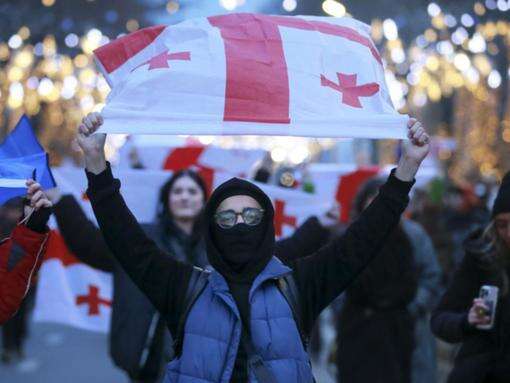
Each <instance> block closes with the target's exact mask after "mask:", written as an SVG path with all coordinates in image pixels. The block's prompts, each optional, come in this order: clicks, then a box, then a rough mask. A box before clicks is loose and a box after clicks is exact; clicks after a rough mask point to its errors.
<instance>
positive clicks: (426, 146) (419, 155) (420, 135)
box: [395, 118, 430, 181]
mask: <svg viewBox="0 0 510 383" xmlns="http://www.w3.org/2000/svg"><path fill="white" fill-rule="evenodd" d="M407 128H408V132H407V137H408V139H407V140H404V142H403V144H402V156H401V157H400V161H399V163H398V166H397V170H396V172H395V176H396V177H397V178H399V179H401V180H402V181H412V180H413V178H414V176H415V175H416V172H417V171H418V168H419V167H420V165H421V163H422V161H423V160H424V159H425V157H427V154H429V151H430V137H429V135H428V134H427V132H426V131H425V128H424V127H423V126H422V125H421V123H420V122H419V121H417V120H416V119H415V118H411V119H409V122H408V123H407Z"/></svg>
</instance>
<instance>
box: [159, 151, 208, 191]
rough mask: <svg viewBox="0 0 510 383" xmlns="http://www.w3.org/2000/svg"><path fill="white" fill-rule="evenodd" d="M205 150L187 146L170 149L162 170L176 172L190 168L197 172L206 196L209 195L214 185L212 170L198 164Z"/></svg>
mask: <svg viewBox="0 0 510 383" xmlns="http://www.w3.org/2000/svg"><path fill="white" fill-rule="evenodd" d="M205 149H206V148H205V146H188V147H185V148H175V149H172V151H171V152H170V154H169V155H168V157H167V158H166V159H165V162H164V164H163V169H165V170H172V171H174V172H177V171H179V170H184V169H190V168H191V169H193V170H195V171H197V173H198V174H199V175H200V177H202V179H203V180H204V182H205V185H206V187H207V195H210V194H211V191H212V188H213V185H214V169H212V168H209V167H207V166H203V165H201V164H200V163H199V162H198V160H199V158H200V156H201V155H202V153H203V152H204V150H205Z"/></svg>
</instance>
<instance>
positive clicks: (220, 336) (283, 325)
mask: <svg viewBox="0 0 510 383" xmlns="http://www.w3.org/2000/svg"><path fill="white" fill-rule="evenodd" d="M101 123H102V118H101V117H100V116H99V115H97V114H91V115H89V116H87V117H86V118H84V120H83V123H82V124H81V125H80V126H79V130H78V143H79V145H80V147H81V148H82V150H83V152H84V154H85V164H86V175H87V178H88V190H87V195H88V196H89V199H90V201H91V204H92V207H93V210H94V214H95V215H96V218H97V221H98V223H99V227H100V229H101V231H102V233H103V236H104V238H105V241H106V242H107V244H108V246H109V247H110V249H111V250H112V253H113V255H114V256H115V257H116V258H117V259H118V261H119V263H120V264H121V266H122V267H123V268H124V269H125V271H126V272H127V274H128V275H129V276H130V277H131V278H132V279H133V281H134V282H135V283H136V284H137V285H138V286H139V287H140V289H141V290H142V291H143V292H144V293H145V294H146V295H147V297H149V299H150V300H151V301H152V303H153V304H154V306H155V307H156V308H157V310H159V312H160V313H161V315H162V316H163V317H164V318H165V319H166V323H167V326H168V328H169V329H170V332H171V333H172V334H173V335H178V334H179V330H180V329H181V328H182V329H183V337H182V340H181V344H180V347H179V348H178V349H177V350H176V357H175V358H174V359H173V360H172V361H171V362H170V363H169V364H168V366H167V369H166V375H165V379H164V381H165V382H178V381H179V382H260V383H263V382H264V383H266V382H267V383H269V382H282V383H283V382H313V380H314V379H313V375H312V370H311V364H310V359H309V356H308V353H307V351H306V334H307V333H309V332H310V330H311V328H312V326H313V323H314V321H315V319H316V318H317V317H318V315H319V314H320V312H321V311H322V309H324V308H325V307H326V306H327V305H329V304H330V303H331V302H332V301H333V300H334V299H335V298H336V297H337V296H338V295H339V294H341V293H342V291H343V290H344V289H345V288H346V287H347V286H348V285H349V284H350V283H352V282H353V281H354V279H355V278H356V277H357V275H358V274H359V273H360V272H361V271H362V270H363V269H364V268H365V267H366V266H367V264H368V263H369V262H370V261H371V260H372V259H373V258H374V257H375V256H376V255H377V254H378V252H379V250H380V249H381V247H382V246H383V245H384V243H385V242H386V240H387V238H388V237H389V235H390V233H391V232H392V230H393V229H394V228H395V227H396V226H397V225H398V222H399V219H400V216H401V214H402V212H403V211H404V209H405V207H406V206H407V203H408V200H409V198H408V194H409V191H410V189H411V187H412V185H413V183H414V175H415V174H416V172H417V170H418V167H419V166H420V164H421V162H422V161H423V159H424V158H425V156H426V155H427V154H428V151H429V136H428V135H427V133H426V132H425V130H424V129H423V127H422V126H421V124H420V123H418V122H417V121H416V120H414V119H411V120H410V122H409V124H408V129H409V131H408V137H409V140H406V141H404V145H403V147H404V149H403V155H402V157H401V159H400V161H399V165H398V166H397V168H396V169H395V170H394V171H392V173H391V175H390V176H389V177H388V180H387V181H386V183H385V184H384V185H383V186H382V187H381V189H380V192H379V194H378V196H377V197H376V198H375V199H374V201H373V202H372V203H371V205H370V206H369V207H368V208H367V209H366V210H365V211H364V212H363V214H361V215H360V217H359V218H358V219H357V220H356V221H355V222H354V223H352V224H351V226H350V227H349V228H348V229H347V231H346V233H345V234H344V235H343V236H342V237H340V238H338V239H335V240H334V241H332V242H330V243H328V244H325V246H323V247H321V248H320V249H319V250H318V251H316V252H314V253H313V254H310V255H309V256H307V257H304V258H299V259H286V260H284V261H283V262H282V260H280V259H279V258H277V257H275V256H274V249H275V236H274V225H273V216H274V210H273V206H272V204H271V201H270V200H269V198H268V197H267V195H265V193H264V192H262V191H261V190H260V189H259V188H258V187H257V186H255V185H254V184H252V183H250V182H248V181H245V180H241V179H237V178H234V179H231V180H229V181H227V182H226V183H224V184H222V185H220V186H219V187H218V188H217V189H216V190H215V191H214V192H213V193H212V195H211V197H210V199H209V201H208V202H207V204H206V207H205V222H204V236H205V241H206V252H207V257H208V260H209V263H210V264H211V266H212V268H213V269H212V271H210V272H208V271H204V270H197V269H196V268H193V267H192V266H189V265H186V264H184V263H181V262H178V261H176V260H174V259H172V258H171V257H169V256H168V255H167V254H165V253H164V252H162V251H161V250H160V249H158V247H157V246H156V245H155V243H154V242H153V241H151V240H150V239H148V238H147V237H146V235H145V234H144V232H143V230H142V229H141V228H140V225H139V224H138V223H137V221H136V219H135V218H134V217H133V215H132V214H131V212H130V211H129V209H128V208H127V206H126V204H125V202H124V200H123V198H122V196H121V194H120V182H119V181H118V180H116V179H115V178H114V177H113V175H112V172H111V169H110V167H109V164H108V163H107V162H106V160H105V156H104V142H105V135H104V134H94V133H95V131H96V130H97V129H98V128H99V126H100V125H101ZM289 276H292V281H294V283H295V285H296V292H297V293H298V296H297V297H296V302H297V304H295V305H294V304H291V302H290V299H289V300H287V296H286V295H284V294H283V293H282V290H281V288H280V287H279V284H280V283H281V281H282V280H284V279H283V278H287V279H286V280H285V281H286V282H287V283H289V280H290V279H288V278H289ZM200 280H202V281H205V283H204V285H203V288H201V289H200V290H193V286H195V285H196V284H197V283H198V282H197V281H200ZM190 288H191V289H192V290H193V291H194V292H195V293H196V295H194V300H193V301H192V304H191V306H188V305H187V303H189V301H187V299H186V298H187V296H188V294H187V292H188V291H189V289H190ZM293 308H294V309H296V308H299V309H296V310H293ZM184 314H185V315H184ZM303 335H304V336H303Z"/></svg>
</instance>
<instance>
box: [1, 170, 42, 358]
mask: <svg viewBox="0 0 510 383" xmlns="http://www.w3.org/2000/svg"><path fill="white" fill-rule="evenodd" d="M27 187H28V190H27V196H26V199H25V200H23V199H21V198H15V199H12V200H10V201H8V202H7V203H6V204H4V205H3V206H2V207H1V208H0V222H1V238H2V241H1V242H0V325H2V346H3V350H2V356H1V359H2V362H3V363H11V362H13V361H15V360H20V359H23V357H24V350H23V346H24V342H25V339H26V336H27V319H28V314H29V311H30V310H29V309H30V307H31V303H32V302H31V300H30V295H28V296H27V294H30V293H29V289H30V287H31V286H32V285H33V283H34V280H35V278H36V274H37V271H38V270H39V267H40V266H41V262H42V259H43V256H44V252H45V249H46V243H47V239H48V227H47V225H46V224H47V222H48V218H49V217H50V214H51V202H50V201H49V199H48V198H47V197H46V195H45V193H44V192H43V191H42V190H41V186H40V185H39V184H38V183H36V182H34V181H33V180H29V181H28V182H27Z"/></svg>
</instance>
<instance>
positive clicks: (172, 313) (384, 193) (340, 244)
mask: <svg viewBox="0 0 510 383" xmlns="http://www.w3.org/2000/svg"><path fill="white" fill-rule="evenodd" d="M87 178H88V181H89V188H88V189H87V195H88V196H89V198H90V201H91V203H92V207H93V209H94V213H95V215H96V218H97V220H98V223H99V227H100V228H101V231H102V233H103V236H104V238H105V240H106V242H107V243H108V246H109V247H110V248H111V250H112V253H113V254H114V256H115V257H116V259H117V260H118V261H119V263H121V264H122V267H123V268H124V269H125V270H126V271H127V272H128V274H129V276H130V277H131V278H132V279H133V280H134V281H135V283H136V284H137V285H138V287H139V288H140V289H141V290H142V291H143V292H144V293H145V294H146V295H147V296H148V297H149V299H150V300H151V302H152V303H153V304H154V306H155V307H156V308H157V309H158V311H159V312H160V313H161V315H162V316H163V317H164V318H165V319H166V322H167V325H168V328H169V329H170V331H171V332H175V331H176V330H177V328H178V325H179V320H180V319H181V315H182V311H183V310H184V309H185V304H184V298H185V292H186V290H187V288H188V285H189V283H190V276H191V273H192V270H193V268H192V267H191V266H190V265H189V264H184V263H181V262H177V261H175V260H173V259H171V258H169V257H168V256H167V255H166V254H165V253H164V252H163V251H161V250H160V249H159V248H158V247H157V245H156V244H155V243H154V241H151V240H150V239H149V238H147V236H146V235H145V233H144V232H143V230H141V228H140V226H139V224H138V223H137V221H136V219H135V217H134V216H133V215H132V213H131V212H130V211H129V209H128V207H127V206H126V204H125V202H124V200H123V198H122V196H121V194H120V182H119V181H118V180H116V179H114V178H113V175H112V173H111V170H110V169H109V168H107V169H106V170H105V171H104V172H102V173H100V174H98V175H94V174H92V173H89V172H87ZM411 186H412V182H403V181H400V180H399V179H397V178H396V177H395V176H394V173H393V172H392V174H391V175H390V177H389V178H388V181H387V182H386V183H385V184H384V185H383V186H382V187H381V189H380V192H379V194H378V196H377V197H376V198H375V199H374V201H373V202H372V203H371V204H370V206H369V207H368V208H367V209H365V211H364V212H363V213H362V214H361V216H360V217H359V218H358V219H357V220H356V221H355V222H354V223H352V224H351V225H350V226H349V228H348V229H347V230H346V232H345V234H344V235H343V236H342V237H340V238H337V239H335V240H334V241H332V242H330V243H329V244H327V245H325V246H323V247H321V248H320V249H319V250H318V251H316V252H314V253H312V254H311V255H310V256H307V257H304V258H300V259H295V260H285V261H284V262H285V263H287V264H288V266H289V267H290V268H291V269H292V272H293V276H294V279H295V281H296V285H297V289H298V292H299V304H300V306H301V315H302V319H303V320H302V322H303V330H304V331H305V332H308V333H309V331H310V329H311V328H312V326H313V323H314V321H315V319H316V318H317V317H318V315H319V314H320V312H321V311H322V310H323V309H324V308H325V307H326V306H328V305H329V304H330V303H331V302H332V301H333V300H334V299H335V298H336V297H338V295H340V294H341V293H342V292H343V291H344V290H345V289H346V288H347V287H348V286H349V285H350V284H351V283H352V282H353V281H354V280H355V278H356V277H357V276H358V275H359V273H361V272H362V271H363V269H364V268H365V267H366V266H367V265H368V264H369V262H370V261H371V260H373V259H374V258H375V257H376V256H377V255H378V253H379V252H380V250H381V249H382V247H383V246H384V244H385V242H386V240H387V239H388V237H389V235H390V234H391V232H392V231H393V230H394V229H395V228H396V227H397V225H398V222H399V219H400V216H401V214H402V212H403V211H404V209H405V208H406V206H407V203H408V201H409V199H408V193H409V190H410V188H411ZM283 258H285V257H283ZM287 259H288V258H287Z"/></svg>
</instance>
